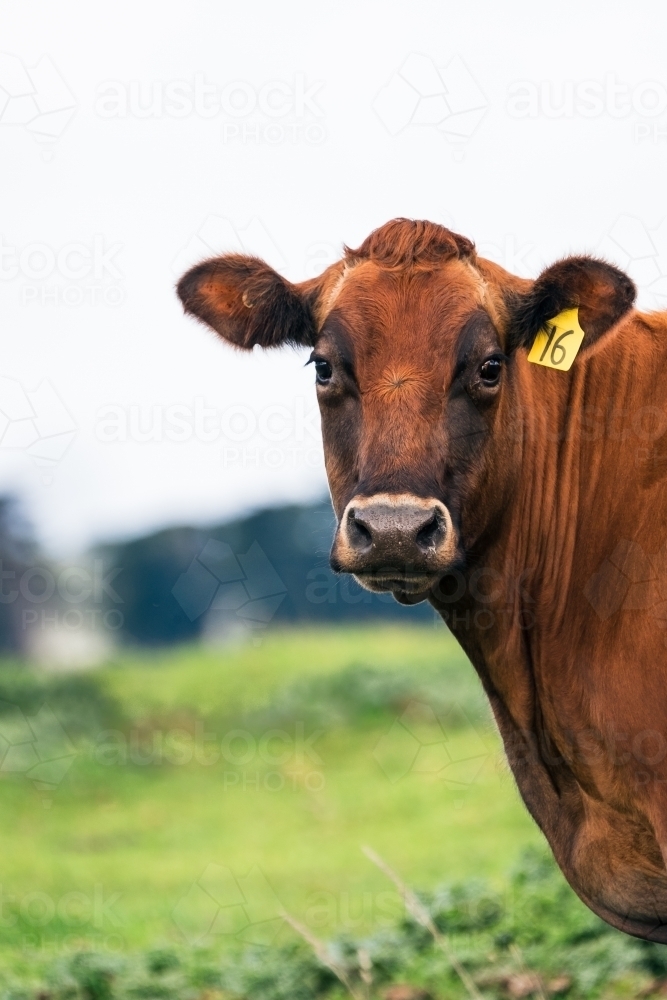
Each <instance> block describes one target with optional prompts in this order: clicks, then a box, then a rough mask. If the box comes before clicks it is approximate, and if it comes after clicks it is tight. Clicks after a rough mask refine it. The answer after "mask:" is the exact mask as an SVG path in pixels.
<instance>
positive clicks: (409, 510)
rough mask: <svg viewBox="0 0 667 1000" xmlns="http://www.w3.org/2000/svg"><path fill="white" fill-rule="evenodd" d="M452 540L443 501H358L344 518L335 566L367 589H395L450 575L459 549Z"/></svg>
mask: <svg viewBox="0 0 667 1000" xmlns="http://www.w3.org/2000/svg"><path fill="white" fill-rule="evenodd" d="M452 534H453V533H452V525H451V518H450V516H449V511H448V510H447V508H446V507H445V505H444V504H442V503H441V502H440V501H439V500H435V499H424V498H422V497H416V496H411V495H409V494H399V495H397V496H392V495H390V494H380V495H379V496H373V497H354V498H353V500H351V501H350V503H349V504H348V505H347V507H346V508H345V511H344V513H343V516H342V517H341V520H340V524H339V527H338V531H337V533H336V538H335V540H334V545H333V549H332V551H331V565H332V567H333V568H334V569H335V570H337V571H339V572H341V571H342V572H344V573H354V574H355V576H357V577H358V578H359V579H361V581H362V582H363V583H365V584H369V583H370V581H371V578H372V582H373V583H374V584H378V586H380V585H381V583H382V581H384V582H385V583H386V584H387V586H388V587H389V589H391V583H392V582H396V581H397V580H401V579H405V578H408V577H410V578H413V577H424V576H432V575H433V574H436V575H437V574H438V573H439V572H440V571H442V570H443V569H445V568H446V567H447V566H448V565H449V563H450V562H451V559H452V553H453V549H454V548H455V545H454V543H453V538H452ZM373 589H375V587H373ZM382 589H386V588H382Z"/></svg>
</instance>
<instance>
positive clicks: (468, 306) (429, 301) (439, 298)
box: [321, 260, 488, 362]
mask: <svg viewBox="0 0 667 1000" xmlns="http://www.w3.org/2000/svg"><path fill="white" fill-rule="evenodd" d="M487 299H488V295H487V286H486V283H485V281H484V279H483V278H482V276H481V275H480V273H479V272H478V271H477V269H476V268H475V267H474V266H473V265H472V264H470V263H469V262H468V261H461V260H452V261H448V262H446V263H443V264H442V265H440V266H439V267H437V268H436V267H431V268H428V269H427V268H420V267H413V268H401V269H398V268H397V269H389V268H384V267H381V266H378V265H377V264H375V263H374V262H372V261H364V262H362V263H358V264H355V265H352V266H347V265H346V266H345V267H344V268H343V269H342V270H341V272H340V274H339V276H338V278H337V281H336V282H335V283H333V284H332V285H331V286H330V288H329V289H328V301H327V303H326V312H325V314H324V316H323V317H322V323H321V336H322V338H323V339H324V340H326V339H330V338H331V339H334V340H338V341H339V343H340V342H341V341H344V342H346V346H347V347H348V349H349V350H350V351H351V352H352V353H353V354H354V356H355V359H356V360H357V361H358V362H361V361H362V360H363V359H364V358H368V357H377V356H378V354H382V355H383V356H384V357H385V358H386V359H387V360H390V359H396V358H400V357H404V358H407V357H413V356H415V355H416V354H419V353H420V352H423V351H424V350H425V349H428V350H429V353H431V352H433V351H434V350H438V351H442V352H443V353H447V354H451V353H452V349H453V348H454V345H455V342H456V340H457V338H458V337H459V335H460V332H461V330H462V329H463V327H464V326H465V323H466V320H467V319H468V317H469V316H470V315H471V314H472V313H474V312H475V311H476V310H478V309H479V308H480V307H482V308H483V307H484V305H485V303H486V301H487Z"/></svg>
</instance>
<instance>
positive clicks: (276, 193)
mask: <svg viewBox="0 0 667 1000" xmlns="http://www.w3.org/2000/svg"><path fill="white" fill-rule="evenodd" d="M666 29H667V7H665V6H664V5H662V4H659V3H657V2H656V3H648V2H635V3H633V4H631V5H630V4H627V3H621V2H611V3H607V4H606V5H605V6H604V8H601V7H600V5H599V4H596V3H588V4H583V3H581V2H559V3H557V4H556V3H552V4H551V5H549V7H548V8H547V7H545V5H539V4H535V3H534V2H530V3H529V2H526V3H521V2H511V0H510V2H507V3H503V4H497V3H495V2H488V3H465V4H462V3H460V0H456V2H451V0H444V2H443V0H437V2H426V0H421V2H420V0H411V2H410V3H408V2H406V0H403V2H400V3H399V2H395V0H363V2H359V0H336V2H333V0H320V2H319V3H316V4H314V3H312V2H303V3H301V2H296V0H283V2H282V3H280V4H276V3H275V2H269V0H267V2H258V0H255V2H252V0H245V2H244V3H230V2H227V3H224V2H218V3H214V2H206V0H188V2H187V3H186V2H180V3H175V2H168V0H167V2H160V3H157V2H153V3H147V2H144V3H138V2H137V0H133V2H131V3H130V2H127V0H116V2H115V3H114V4H112V5H108V4H107V5H99V4H90V3H84V2H67V0H60V2H58V3H56V4H53V3H51V2H46V0H45V2H42V3H37V2H31V0H23V2H22V3H21V4H14V3H11V2H8V0H3V2H2V3H0V48H1V49H2V50H3V51H4V53H5V54H6V56H5V57H4V58H2V59H0V169H1V180H2V183H1V184H0V206H1V210H0V237H1V239H2V247H1V248H0V308H1V310H2V353H1V357H0V435H2V437H0V491H4V490H8V489H11V490H14V491H16V492H18V493H19V494H20V495H21V496H22V497H23V498H24V500H25V502H26V504H27V507H28V511H29V513H30V515H31V516H32V518H33V520H34V522H35V523H36V525H37V527H38V530H39V532H40V535H41V537H42V538H43V540H44V542H45V543H46V544H47V545H48V546H49V547H50V548H51V549H52V551H54V552H57V553H58V554H65V553H68V552H72V551H75V550H76V549H78V548H81V547H82V546H84V545H86V544H88V543H90V542H91V541H93V540H97V539H100V538H108V537H121V536H124V535H128V534H136V533H138V532H140V531H144V530H147V529H152V528H155V527H159V526H162V525H165V524H169V523H174V522H195V521H202V520H210V519H215V518H221V517H223V516H227V515H231V514H235V513H237V512H239V511H241V510H244V509H247V508H250V507H257V506H260V505H262V504H267V503H274V502H278V501H282V500H288V499H289V500H292V499H303V498H310V497H313V496H317V495H319V494H320V493H321V492H322V491H323V490H324V488H325V478H324V472H323V466H322V462H321V456H320V445H319V437H318V431H317V420H316V419H315V420H314V421H313V419H312V411H313V408H314V405H315V403H314V392H313V389H312V381H313V375H312V369H306V370H304V369H303V366H302V365H303V361H305V358H306V356H307V352H305V354H304V355H303V357H301V356H300V355H299V354H297V353H294V352H281V353H273V354H268V355H263V356H261V355H258V354H253V355H250V356H241V355H239V354H237V353H234V352H233V351H231V350H230V349H228V348H226V347H224V346H222V345H221V344H219V343H218V342H217V341H216V340H215V338H214V337H213V336H212V335H210V334H208V333H207V332H206V331H205V330H204V329H203V328H201V327H199V326H198V325H197V324H195V323H194V322H193V321H192V320H190V319H186V318H185V317H184V316H183V314H182V311H181V308H180V305H179V303H178V301H177V299H176V297H175V295H174V293H173V283H174V280H175V278H176V277H177V276H178V273H179V268H180V270H182V269H183V268H184V267H185V266H187V264H188V263H190V262H193V261H194V260H196V259H199V258H200V257H201V256H203V255H205V254H208V253H209V252H215V251H223V250H225V249H230V248H238V247H239V246H245V247H246V248H247V249H248V250H250V251H255V252H259V253H261V254H265V255H266V256H267V257H268V259H269V260H270V262H272V263H274V264H275V265H277V266H279V267H280V268H281V269H282V270H283V271H284V273H285V274H286V275H287V276H288V277H290V278H293V279H302V278H304V277H306V276H309V275H311V274H314V273H316V272H317V271H318V270H321V269H322V268H323V267H324V266H325V265H326V263H327V262H328V261H329V260H331V259H333V257H332V255H334V254H335V253H336V249H337V248H338V247H340V244H341V243H342V242H343V241H344V242H347V243H348V244H350V245H353V246H354V245H355V244H358V243H359V242H360V241H361V240H362V239H363V238H364V237H365V236H366V235H367V233H368V232H369V231H370V230H371V229H372V228H374V227H376V226H378V225H380V224H381V223H383V222H385V221H386V220H388V219H390V218H392V217H394V216H397V215H407V216H413V217H418V218H430V219H433V220H435V221H440V222H443V223H446V224H449V225H450V226H452V227H453V228H456V229H458V230H459V231H461V232H463V233H464V234H465V235H467V236H469V237H471V238H473V239H474V240H475V241H476V242H477V244H478V247H479V248H480V249H481V250H482V251H486V254H487V256H494V257H495V258H496V259H498V260H500V262H501V263H504V264H505V265H506V266H508V267H510V268H515V269H517V270H519V272H520V273H523V274H536V273H537V272H538V271H539V269H540V267H541V266H542V265H543V264H545V263H548V262H549V261H551V260H553V259H554V258H555V257H557V256H559V255H562V254H565V253H568V252H581V251H595V250H596V249H601V250H602V251H603V252H604V253H605V254H606V256H608V257H611V258H615V259H616V260H617V261H618V262H619V263H620V264H622V265H624V266H627V267H628V268H629V269H630V271H631V273H633V275H634V276H635V277H636V280H637V281H638V282H639V284H640V288H641V299H642V301H643V302H644V304H646V305H647V306H652V307H656V306H660V305H663V304H667V277H665V275H667V230H666V229H665V227H663V225H662V223H663V219H664V217H665V215H666V214H667V210H666V207H665V201H664V200H665V194H664V189H665V176H666V175H665V164H666V162H667V63H666V62H665V55H664V39H665V36H666ZM7 57H11V58H7ZM44 57H47V58H46V59H44ZM406 60H407V61H406ZM197 80H198V81H200V84H202V83H203V84H205V85H207V86H208V88H209V90H208V91H207V92H206V93H205V94H204V95H203V96H202V95H201V94H198V101H199V110H197V109H196V108H195V107H192V103H193V101H194V97H195V84H196V81H197ZM110 83H111V84H113V86H110ZM139 84H141V85H142V87H143V94H142V97H141V100H142V105H143V107H148V112H146V113H142V111H141V106H140V107H139V108H137V100H136V99H137V87H138V85H139ZM154 85H155V87H156V93H157V97H160V96H161V97H162V108H161V110H160V109H159V108H158V107H157V105H156V106H154V107H151V105H150V102H149V96H150V88H152V87H153V86H154ZM568 88H569V90H568ZM111 94H115V97H116V101H118V100H119V99H120V98H122V97H123V96H125V97H126V99H127V108H126V109H125V110H124V111H123V109H122V107H120V106H119V105H118V104H116V105H115V106H114V105H113V104H111V105H109V104H107V105H104V103H103V102H102V101H101V98H102V97H104V96H106V97H107V98H108V97H109V95H111ZM568 94H569V96H568ZM517 97H519V98H528V99H529V100H528V102H524V104H523V105H522V104H518V105H515V104H513V103H512V101H513V100H514V99H516V98H517ZM564 101H565V103H563V102H564ZM188 102H189V103H188ZM531 102H532V103H531ZM253 104H254V105H255V107H254V109H252V108H251V105H253ZM559 107H560V108H562V110H563V112H564V113H563V114H562V115H560V116H559V117H554V110H555V111H558V109H559ZM72 108H73V109H74V110H73V112H72ZM420 122H421V123H420ZM244 130H245V133H244ZM49 133H52V136H51V138H50V139H49V138H48V135H49ZM456 136H458V137H459V139H458V140H456ZM40 245H41V249H40ZM209 248H210V250H209ZM100 254H101V258H100ZM105 254H106V263H105V258H104V255H105ZM59 260H60V262H59ZM95 270H97V272H98V273H97V274H96V273H95ZM45 381H46V385H45V384H44V383H45ZM197 400H198V402H197ZM170 407H172V408H173V407H176V408H177V409H175V410H174V409H171V410H170V409H169V408H170ZM202 407H203V408H207V409H208V411H210V412H209V413H208V415H205V417H204V418H202V416H201V413H199V416H198V418H197V419H196V420H195V410H196V409H197V410H198V412H199V411H201V409H202ZM156 408H157V409H156ZM140 411H142V412H143V421H144V422H143V423H141V424H140V426H139V427H138V426H137V415H138V414H139V412H140ZM3 414H4V416H3ZM110 415H111V417H112V418H113V420H115V424H114V423H113V422H112V423H111V424H110V423H109V417H110ZM160 416H161V418H162V421H163V423H162V429H160V426H159V422H158V418H159V417H160ZM122 418H126V421H127V427H126V429H125V431H124V432H123V431H122V428H120V426H119V420H120V419H122ZM176 419H180V424H178V425H177V424H176V423H175V421H176ZM253 424H254V425H255V429H254V431H253V426H252V425H253ZM142 428H143V431H144V433H143V434H142ZM151 429H152V431H153V439H152V440H145V439H144V438H145V437H146V436H149V437H150V436H151V435H150V434H148V435H147V434H146V431H147V430H148V431H150V430H151ZM174 437H176V438H178V437H180V438H183V440H173V438H174ZM204 438H210V440H205V439H204ZM66 446H67V447H66Z"/></svg>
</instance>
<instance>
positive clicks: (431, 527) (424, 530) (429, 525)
mask: <svg viewBox="0 0 667 1000" xmlns="http://www.w3.org/2000/svg"><path fill="white" fill-rule="evenodd" d="M441 535H442V527H441V524H440V520H439V519H438V515H437V513H436V512H435V511H433V514H432V515H431V517H430V518H429V520H428V521H427V522H426V524H423V525H422V526H421V528H420V529H419V531H418V532H417V537H416V539H415V540H416V542H417V545H418V546H419V548H420V549H433V548H435V546H436V545H437V544H438V542H439V541H440V537H441Z"/></svg>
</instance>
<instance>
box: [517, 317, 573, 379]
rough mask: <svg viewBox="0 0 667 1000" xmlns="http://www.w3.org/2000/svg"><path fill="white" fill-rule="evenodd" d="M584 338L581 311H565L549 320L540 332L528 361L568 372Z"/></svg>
mask: <svg viewBox="0 0 667 1000" xmlns="http://www.w3.org/2000/svg"><path fill="white" fill-rule="evenodd" d="M584 336H585V334H584V331H583V330H582V329H581V327H580V326H579V310H578V309H565V310H564V311H563V312H562V313H558V315H557V316H554V318H553V319H548V320H547V321H546V323H545V324H544V326H543V327H542V329H541V330H539V332H538V334H537V336H536V337H535V340H534V342H533V346H532V347H531V349H530V353H529V354H528V360H529V361H532V362H533V364H535V365H545V366H546V367H547V368H558V369H559V371H562V372H567V371H569V370H570V368H571V366H572V362H573V361H574V359H575V358H576V356H577V353H578V351H579V348H580V347H581V342H582V340H583V339H584Z"/></svg>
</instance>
